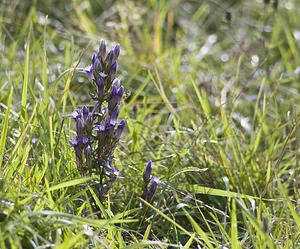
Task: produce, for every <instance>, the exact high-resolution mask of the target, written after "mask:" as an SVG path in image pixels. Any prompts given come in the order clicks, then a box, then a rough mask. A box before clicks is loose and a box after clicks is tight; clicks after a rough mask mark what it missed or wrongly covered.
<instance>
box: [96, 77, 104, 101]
mask: <svg viewBox="0 0 300 249" xmlns="http://www.w3.org/2000/svg"><path fill="white" fill-rule="evenodd" d="M97 95H98V98H99V101H100V102H102V101H103V97H104V80H103V79H102V77H100V78H99V79H98V81H97Z"/></svg>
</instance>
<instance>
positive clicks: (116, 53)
mask: <svg viewBox="0 0 300 249" xmlns="http://www.w3.org/2000/svg"><path fill="white" fill-rule="evenodd" d="M119 54H120V45H119V44H117V45H116V46H115V48H114V57H113V62H115V61H116V60H117V59H118V57H119Z"/></svg>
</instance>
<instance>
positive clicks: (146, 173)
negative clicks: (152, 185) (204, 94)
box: [143, 160, 152, 183]
mask: <svg viewBox="0 0 300 249" xmlns="http://www.w3.org/2000/svg"><path fill="white" fill-rule="evenodd" d="M151 171H152V161H151V160H150V161H149V162H148V163H147V164H146V169H145V170H144V172H143V179H144V182H145V183H146V182H149V181H150V176H151Z"/></svg>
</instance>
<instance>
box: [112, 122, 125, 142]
mask: <svg viewBox="0 0 300 249" xmlns="http://www.w3.org/2000/svg"><path fill="white" fill-rule="evenodd" d="M125 124H126V121H125V119H123V120H122V121H121V122H120V123H119V125H118V127H117V129H116V131H115V137H116V138H117V139H120V137H121V134H122V132H123V130H124V128H125Z"/></svg>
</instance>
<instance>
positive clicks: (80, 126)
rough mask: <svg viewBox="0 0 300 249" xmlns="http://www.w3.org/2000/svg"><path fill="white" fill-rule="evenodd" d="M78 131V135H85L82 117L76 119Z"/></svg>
mask: <svg viewBox="0 0 300 249" xmlns="http://www.w3.org/2000/svg"><path fill="white" fill-rule="evenodd" d="M76 133H77V136H78V137H82V136H83V121H82V119H77V120H76Z"/></svg>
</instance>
